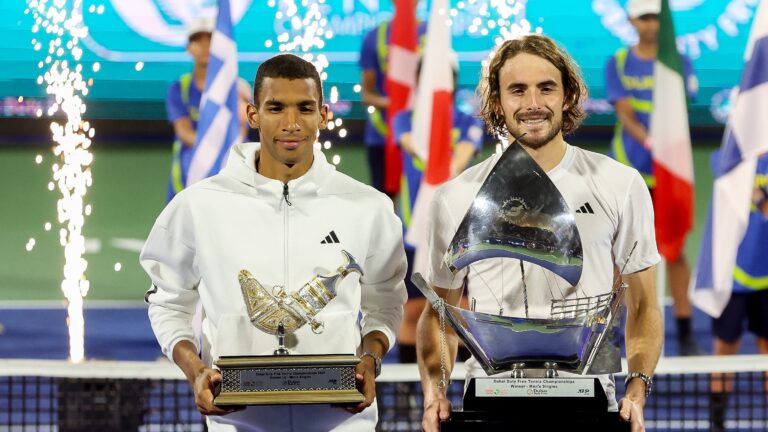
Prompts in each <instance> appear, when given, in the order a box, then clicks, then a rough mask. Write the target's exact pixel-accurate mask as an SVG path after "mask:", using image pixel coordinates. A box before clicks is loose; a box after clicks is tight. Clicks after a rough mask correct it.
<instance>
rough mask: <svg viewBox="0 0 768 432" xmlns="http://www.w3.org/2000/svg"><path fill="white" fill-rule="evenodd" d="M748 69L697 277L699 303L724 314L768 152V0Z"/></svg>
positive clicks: (722, 155)
mask: <svg viewBox="0 0 768 432" xmlns="http://www.w3.org/2000/svg"><path fill="white" fill-rule="evenodd" d="M744 58H745V64H744V71H743V72H742V75H741V82H740V83H739V89H738V93H737V94H735V95H734V100H735V102H734V105H733V111H731V113H730V116H729V119H728V127H727V128H726V131H725V135H724V136H723V144H722V146H721V150H720V152H719V156H717V158H716V160H714V161H713V165H714V171H715V185H714V190H713V197H712V207H711V208H710V212H709V215H708V217H707V226H706V228H705V232H704V238H703V240H702V245H701V255H700V256H699V262H698V265H697V272H696V276H695V278H694V280H693V284H694V293H693V301H694V304H695V305H696V306H697V307H699V308H700V309H701V310H703V311H704V312H706V313H708V314H709V315H711V316H713V317H719V316H720V314H721V313H722V312H723V309H724V308H725V306H726V304H727V303H728V300H729V299H730V295H731V289H732V288H733V270H734V267H735V265H736V254H737V252H738V248H739V244H740V243H741V241H742V239H743V238H744V233H745V232H746V229H747V224H748V222H749V209H750V202H751V194H752V189H753V185H754V181H755V170H756V168H757V159H758V156H760V155H761V154H762V153H765V152H768V128H766V126H765V120H766V119H768V0H763V1H762V2H761V3H760V4H759V5H758V8H757V12H756V14H755V19H754V21H753V23H752V32H751V34H750V36H749V40H748V42H747V48H746V50H745V55H744Z"/></svg>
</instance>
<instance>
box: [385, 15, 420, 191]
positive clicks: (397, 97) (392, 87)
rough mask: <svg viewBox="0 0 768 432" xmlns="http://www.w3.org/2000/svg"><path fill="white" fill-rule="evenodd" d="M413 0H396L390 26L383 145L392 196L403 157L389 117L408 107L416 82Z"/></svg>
mask: <svg viewBox="0 0 768 432" xmlns="http://www.w3.org/2000/svg"><path fill="white" fill-rule="evenodd" d="M415 1H416V0H395V2H394V3H395V16H394V17H393V18H392V22H391V24H390V29H389V55H388V57H387V80H386V83H385V87H386V90H387V95H388V96H389V108H387V125H388V126H389V127H388V128H387V141H386V144H385V145H384V190H385V191H387V192H388V193H390V194H392V195H394V194H397V193H398V192H400V176H401V175H402V172H403V156H402V154H401V153H400V147H399V146H398V145H397V143H395V137H394V136H393V134H392V119H393V118H394V116H395V115H396V114H397V113H398V112H400V111H402V110H404V109H407V108H408V107H409V105H410V102H411V91H412V90H413V87H414V85H415V81H416V66H417V65H418V54H417V48H418V36H417V23H416V8H415V7H414V6H415V3H414V2H415Z"/></svg>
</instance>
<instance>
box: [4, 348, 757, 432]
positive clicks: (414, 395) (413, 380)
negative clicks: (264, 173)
mask: <svg viewBox="0 0 768 432" xmlns="http://www.w3.org/2000/svg"><path fill="white" fill-rule="evenodd" d="M624 370H626V365H625V366H624ZM766 371H768V356H752V355H751V356H722V357H704V356H703V357H671V358H663V359H662V360H661V361H660V363H659V367H658V368H657V373H656V377H655V379H654V392H653V395H652V396H651V397H650V398H649V399H648V402H647V405H646V409H645V418H646V427H647V430H649V431H688V430H739V431H745V430H748V431H766V430H768V403H767V400H768V399H767V398H768V393H766V385H767V384H766V375H765V372H766ZM452 378H453V381H452V382H451V384H450V387H449V391H448V396H449V398H450V399H451V400H452V402H453V405H454V407H455V409H460V408H461V396H462V392H463V385H464V383H463V367H462V365H461V364H459V365H457V367H456V370H455V371H454V373H453V376H452ZM616 385H617V392H618V394H619V395H621V394H623V376H622V375H617V377H616ZM421 395H422V392H421V384H420V382H419V376H418V371H417V369H416V366H415V365H398V364H386V365H385V366H384V370H383V373H382V375H381V376H380V377H379V379H378V380H377V403H378V407H379V426H378V428H377V429H378V430H379V431H418V430H420V427H421V426H420V424H421V414H422V404H423V399H422V396H421ZM110 429H111V430H112V431H142V432H143V431H147V432H149V431H190V432H194V431H203V430H204V423H203V419H202V416H201V415H200V414H199V413H198V412H197V410H196V409H195V403H194V398H193V397H192V394H191V391H190V389H189V385H188V384H187V382H186V380H185V379H184V376H183V375H182V374H181V372H180V371H179V370H178V369H177V368H176V367H175V366H174V365H172V364H170V363H169V362H167V361H158V362H123V361H115V362H108V361H92V362H85V363H81V364H69V363H67V362H63V361H45V360H0V432H5V431H8V432H16V431H19V432H26V431H58V432H68V431H91V430H110Z"/></svg>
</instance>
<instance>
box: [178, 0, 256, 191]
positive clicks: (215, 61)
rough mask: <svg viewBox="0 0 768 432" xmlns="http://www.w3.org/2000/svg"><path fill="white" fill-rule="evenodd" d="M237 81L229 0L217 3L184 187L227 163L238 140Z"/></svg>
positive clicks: (216, 171) (215, 172) (213, 173)
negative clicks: (217, 8)
mask: <svg viewBox="0 0 768 432" xmlns="http://www.w3.org/2000/svg"><path fill="white" fill-rule="evenodd" d="M238 79H239V78H238V75H237V45H236V44H235V38H234V32H233V29H232V14H231V12H230V7H229V0H219V16H218V18H217V20H216V29H215V30H214V32H213V35H212V37H211V57H210V60H209V61H208V72H207V74H206V77H205V89H204V90H203V96H202V99H201V100H200V120H199V121H198V124H197V138H196V139H195V147H194V154H193V155H192V162H191V163H190V166H189V172H188V174H187V186H189V185H191V184H193V183H195V182H197V181H199V180H202V179H204V178H206V177H210V176H212V175H215V174H217V173H218V172H219V170H221V167H222V165H223V164H224V163H225V162H226V160H227V159H226V158H227V154H228V153H229V149H230V147H232V146H233V145H235V144H237V143H240V141H241V139H242V138H241V137H240V119H239V115H238V112H237V109H238V108H237V107H238V93H237V82H238Z"/></svg>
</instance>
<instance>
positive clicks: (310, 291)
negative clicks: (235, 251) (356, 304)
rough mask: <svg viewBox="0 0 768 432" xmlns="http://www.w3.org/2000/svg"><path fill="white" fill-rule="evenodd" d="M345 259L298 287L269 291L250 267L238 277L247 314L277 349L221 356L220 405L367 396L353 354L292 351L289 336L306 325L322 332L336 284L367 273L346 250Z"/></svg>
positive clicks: (354, 400)
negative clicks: (359, 382)
mask: <svg viewBox="0 0 768 432" xmlns="http://www.w3.org/2000/svg"><path fill="white" fill-rule="evenodd" d="M342 254H343V255H344V257H345V259H346V264H345V265H343V266H341V267H339V268H338V269H337V270H336V273H333V274H329V275H317V276H315V277H314V278H312V280H310V281H309V282H307V283H306V284H304V286H303V287H302V288H301V289H299V290H298V291H296V292H293V293H288V292H286V291H285V290H284V289H283V288H282V287H275V288H274V289H273V290H272V292H271V293H270V292H269V291H268V290H267V289H266V288H264V286H262V285H261V284H260V283H259V281H258V280H256V278H254V277H253V276H252V275H251V273H250V272H248V271H247V270H242V271H240V274H238V280H239V282H240V288H241V290H242V292H243V298H244V300H245V304H246V307H247V309H248V317H249V318H250V320H251V323H252V324H253V325H254V326H256V328H258V329H259V330H262V331H264V332H266V333H270V334H274V335H275V336H276V337H277V341H278V348H277V349H276V350H275V352H274V355H272V356H230V357H220V358H219V359H218V360H217V361H216V362H215V364H216V366H218V367H219V369H220V370H221V374H222V384H221V391H220V392H219V394H218V395H217V396H216V398H215V400H214V403H216V404H217V405H262V404H307V403H359V402H362V401H363V400H364V397H363V395H362V394H361V393H360V392H358V391H357V388H356V386H355V366H357V364H358V363H359V362H360V359H359V358H358V357H357V356H354V355H346V354H329V355H290V353H289V351H288V349H287V348H286V347H285V335H286V334H289V335H290V334H293V333H294V332H295V331H296V330H298V329H299V328H301V327H302V326H303V325H304V324H309V325H310V327H311V328H312V331H313V332H314V333H322V332H323V329H324V327H323V322H322V321H320V320H319V319H317V317H316V315H317V314H318V313H319V312H320V311H321V310H322V309H323V308H324V307H325V306H326V305H327V304H328V302H330V301H331V300H333V299H334V298H335V297H336V288H337V286H338V285H339V283H340V282H341V280H342V279H344V277H346V276H347V275H348V274H350V273H359V274H360V275H362V274H363V271H362V269H361V268H360V266H359V265H358V264H357V262H355V259H354V258H353V257H352V255H350V254H349V253H347V252H346V251H342Z"/></svg>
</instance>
